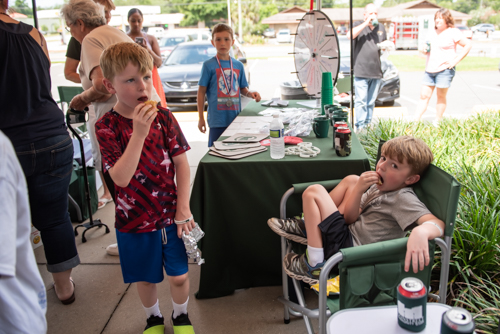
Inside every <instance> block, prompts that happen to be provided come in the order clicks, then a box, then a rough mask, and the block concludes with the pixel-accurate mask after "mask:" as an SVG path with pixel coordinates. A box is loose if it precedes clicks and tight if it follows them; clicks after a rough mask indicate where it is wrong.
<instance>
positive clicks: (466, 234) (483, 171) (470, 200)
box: [359, 111, 500, 334]
mask: <svg viewBox="0 0 500 334" xmlns="http://www.w3.org/2000/svg"><path fill="white" fill-rule="evenodd" d="M402 135H411V136H415V137H419V138H421V139H423V140H424V141H425V142H426V143H427V144H428V145H429V147H430V148H431V150H432V152H433V153H434V162H433V163H434V164H435V165H436V166H438V167H440V168H442V169H443V170H445V171H447V172H448V173H450V174H452V175H454V177H455V178H456V179H457V180H458V182H460V183H461V184H462V188H461V194H460V199H459V205H458V209H457V218H456V224H455V231H454V234H453V243H452V253H451V263H450V277H449V281H448V283H449V289H448V291H449V295H448V298H447V303H448V304H450V305H456V306H461V307H464V308H467V309H468V310H469V311H471V312H472V313H473V315H474V317H475V321H476V325H477V329H478V330H477V332H478V333H489V334H494V333H496V329H497V328H498V322H499V316H500V288H499V285H500V274H499V273H498V271H499V270H498V269H499V268H500V246H499V245H500V220H499V219H500V218H499V217H500V111H492V112H489V113H485V114H479V115H476V116H472V117H469V118H467V119H461V120H460V119H443V120H442V121H441V122H440V123H439V126H438V127H434V126H432V125H431V124H430V123H423V122H407V121H403V120H380V121H379V122H378V123H376V124H374V125H372V126H371V127H369V128H368V131H366V132H364V133H362V134H360V136H359V137H360V138H359V139H360V141H361V143H362V145H363V146H364V148H365V150H366V152H367V154H368V156H369V159H370V164H371V166H375V159H376V155H377V148H378V142H379V140H380V139H384V140H388V139H391V138H394V137H397V136H402ZM440 266H441V263H440V262H439V261H436V263H435V266H434V268H433V276H439V270H440Z"/></svg>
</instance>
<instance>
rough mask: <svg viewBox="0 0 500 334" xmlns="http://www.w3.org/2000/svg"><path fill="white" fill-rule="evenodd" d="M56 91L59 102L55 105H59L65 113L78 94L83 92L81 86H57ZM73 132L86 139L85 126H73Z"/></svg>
mask: <svg viewBox="0 0 500 334" xmlns="http://www.w3.org/2000/svg"><path fill="white" fill-rule="evenodd" d="M57 91H58V92H59V101H57V103H60V104H61V109H62V110H63V112H64V113H66V109H67V108H69V103H70V102H71V100H72V99H73V97H75V96H76V95H78V94H81V93H82V92H83V88H82V86H57ZM75 130H76V132H77V133H78V135H79V136H80V137H82V138H88V135H89V133H88V131H87V125H86V124H85V123H83V124H82V125H78V126H75Z"/></svg>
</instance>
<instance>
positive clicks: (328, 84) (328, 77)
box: [321, 72, 333, 92]
mask: <svg viewBox="0 0 500 334" xmlns="http://www.w3.org/2000/svg"><path fill="white" fill-rule="evenodd" d="M325 88H330V89H331V88H333V80H332V72H323V75H322V77H321V92H323V89H325Z"/></svg>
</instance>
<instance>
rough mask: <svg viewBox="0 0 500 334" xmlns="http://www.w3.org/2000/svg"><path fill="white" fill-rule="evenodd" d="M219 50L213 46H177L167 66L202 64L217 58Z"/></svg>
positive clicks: (168, 59) (166, 63)
mask: <svg viewBox="0 0 500 334" xmlns="http://www.w3.org/2000/svg"><path fill="white" fill-rule="evenodd" d="M216 53H217V50H216V49H215V47H214V46H213V45H211V44H207V45H189V43H187V44H185V45H179V46H177V47H176V48H175V49H174V51H172V53H171V54H170V56H169V57H168V58H167V60H166V62H165V65H167V66H168V65H189V64H201V63H203V62H204V61H205V60H208V59H210V58H212V57H213V56H215V54H216Z"/></svg>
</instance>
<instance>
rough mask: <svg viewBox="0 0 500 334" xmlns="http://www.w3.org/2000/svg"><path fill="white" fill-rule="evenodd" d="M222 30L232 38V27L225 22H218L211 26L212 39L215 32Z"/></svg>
mask: <svg viewBox="0 0 500 334" xmlns="http://www.w3.org/2000/svg"><path fill="white" fill-rule="evenodd" d="M224 31H227V32H228V33H229V34H230V35H231V38H232V39H234V32H233V28H231V27H230V26H228V25H227V24H225V23H218V24H216V25H215V26H214V27H213V28H212V39H214V38H215V34H216V33H218V32H224Z"/></svg>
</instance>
